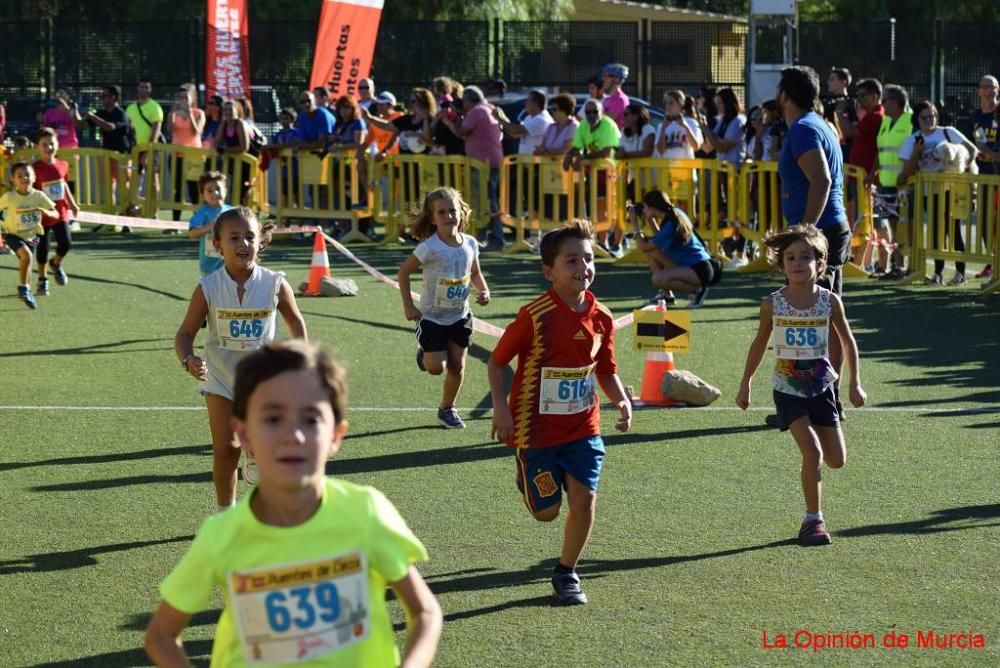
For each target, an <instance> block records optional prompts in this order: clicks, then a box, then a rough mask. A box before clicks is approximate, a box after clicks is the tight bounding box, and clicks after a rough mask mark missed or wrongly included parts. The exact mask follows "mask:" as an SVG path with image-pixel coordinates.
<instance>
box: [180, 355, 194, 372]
mask: <svg viewBox="0 0 1000 668" xmlns="http://www.w3.org/2000/svg"><path fill="white" fill-rule="evenodd" d="M193 357H194V353H192V354H190V355H185V356H184V359H182V360H181V366H182V367H184V370H185V371H187V368H188V362H190V361H191V358H193Z"/></svg>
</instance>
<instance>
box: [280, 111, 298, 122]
mask: <svg viewBox="0 0 1000 668" xmlns="http://www.w3.org/2000/svg"><path fill="white" fill-rule="evenodd" d="M281 116H288V117H289V118H291V119H292V123H294V122H295V119H297V118H298V117H299V112H297V111H295V110H294V109H292V108H291V107H285V108H284V109H282V110H281V113H280V114H278V117H279V118H280V117H281Z"/></svg>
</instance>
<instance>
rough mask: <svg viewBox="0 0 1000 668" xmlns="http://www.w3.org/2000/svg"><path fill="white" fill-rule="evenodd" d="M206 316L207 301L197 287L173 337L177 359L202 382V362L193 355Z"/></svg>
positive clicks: (203, 370)
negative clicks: (195, 342)
mask: <svg viewBox="0 0 1000 668" xmlns="http://www.w3.org/2000/svg"><path fill="white" fill-rule="evenodd" d="M206 316H208V301H207V300H206V299H205V293H204V292H203V291H202V289H201V285H198V287H196V288H195V289H194V294H192V295H191V303H190V304H188V310H187V313H186V314H185V315H184V321H183V322H181V326H180V327H179V328H178V329H177V334H176V335H175V336H174V352H176V353H177V359H178V360H179V361H180V362H182V363H183V362H184V360H187V363H185V365H184V368H185V369H186V370H187V372H188V373H189V374H191V375H192V376H194V377H195V378H197V379H198V380H204V379H205V375H206V374H207V373H208V368H207V366H206V365H205V362H204V360H202V359H201V358H200V357H198V356H197V355H195V354H194V339H195V337H196V336H198V331H199V330H200V329H201V323H203V322H205V317H206Z"/></svg>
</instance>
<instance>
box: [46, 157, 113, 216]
mask: <svg viewBox="0 0 1000 668" xmlns="http://www.w3.org/2000/svg"><path fill="white" fill-rule="evenodd" d="M59 157H60V158H61V159H63V160H65V161H66V162H68V163H69V178H68V180H69V181H70V182H71V183H72V184H73V197H74V198H76V203H77V204H78V205H79V206H80V208H81V209H82V210H84V211H94V212H96V213H110V214H114V213H121V212H122V211H123V210H124V209H125V208H126V206H127V204H128V201H129V197H128V193H129V186H128V170H129V156H128V155H127V154H124V153H118V152H116V151H111V150H108V149H103V148H69V149H62V150H60V151H59Z"/></svg>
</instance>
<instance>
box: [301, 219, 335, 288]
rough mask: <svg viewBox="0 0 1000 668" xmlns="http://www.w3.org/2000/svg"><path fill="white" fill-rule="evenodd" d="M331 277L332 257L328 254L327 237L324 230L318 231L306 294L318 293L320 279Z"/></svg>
mask: <svg viewBox="0 0 1000 668" xmlns="http://www.w3.org/2000/svg"><path fill="white" fill-rule="evenodd" d="M329 277H330V258H329V256H328V255H327V254H326V239H324V238H323V232H317V233H316V240H315V241H314V242H313V257H312V264H311V265H309V285H308V287H306V294H307V295H313V296H316V295H318V294H319V283H320V281H322V280H323V279H324V278H329Z"/></svg>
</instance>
